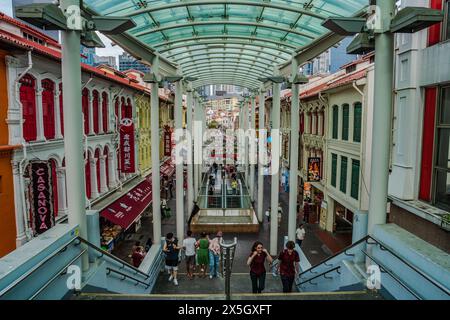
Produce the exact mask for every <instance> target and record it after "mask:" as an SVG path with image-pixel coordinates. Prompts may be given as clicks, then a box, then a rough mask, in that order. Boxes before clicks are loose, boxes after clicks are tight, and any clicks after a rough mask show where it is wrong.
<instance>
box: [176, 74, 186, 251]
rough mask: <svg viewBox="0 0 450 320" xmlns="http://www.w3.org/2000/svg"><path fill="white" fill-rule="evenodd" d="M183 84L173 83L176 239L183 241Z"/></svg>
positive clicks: (179, 82)
mask: <svg viewBox="0 0 450 320" xmlns="http://www.w3.org/2000/svg"><path fill="white" fill-rule="evenodd" d="M182 88H183V84H182V83H181V81H177V82H175V106H174V108H175V112H174V113H175V169H176V173H175V174H176V186H175V187H176V189H175V197H176V217H177V238H178V240H179V241H180V243H181V241H183V239H184V206H183V203H184V195H183V184H184V183H183V182H184V179H183V157H182V156H181V146H182V137H183V124H182V117H183V92H182Z"/></svg>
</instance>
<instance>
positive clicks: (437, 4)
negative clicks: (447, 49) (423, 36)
mask: <svg viewBox="0 0 450 320" xmlns="http://www.w3.org/2000/svg"><path fill="white" fill-rule="evenodd" d="M442 2H443V0H430V8H431V9H439V10H441V9H442ZM441 28H442V23H438V24H435V25H434V26H431V27H430V28H429V29H428V46H429V47H430V46H432V45H435V44H436V43H439V42H440V41H441Z"/></svg>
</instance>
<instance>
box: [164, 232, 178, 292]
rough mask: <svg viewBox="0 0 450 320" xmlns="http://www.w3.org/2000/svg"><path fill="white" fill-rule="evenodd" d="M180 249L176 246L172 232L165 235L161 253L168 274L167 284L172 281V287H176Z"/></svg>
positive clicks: (176, 241) (176, 242)
mask: <svg viewBox="0 0 450 320" xmlns="http://www.w3.org/2000/svg"><path fill="white" fill-rule="evenodd" d="M180 249H181V247H179V246H178V239H177V238H175V237H174V236H173V233H172V232H169V233H168V234H167V235H166V242H165V243H164V248H163V252H164V253H165V254H166V269H167V270H168V271H169V272H170V277H169V282H170V281H172V280H173V284H174V285H176V286H177V285H178V279H177V273H178V255H179V252H180Z"/></svg>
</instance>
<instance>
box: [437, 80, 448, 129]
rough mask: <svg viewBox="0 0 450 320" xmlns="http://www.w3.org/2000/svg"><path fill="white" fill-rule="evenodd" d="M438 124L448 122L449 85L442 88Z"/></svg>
mask: <svg viewBox="0 0 450 320" xmlns="http://www.w3.org/2000/svg"><path fill="white" fill-rule="evenodd" d="M439 123H440V124H450V87H447V88H442V91H441V106H440V121H439Z"/></svg>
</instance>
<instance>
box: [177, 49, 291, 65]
mask: <svg viewBox="0 0 450 320" xmlns="http://www.w3.org/2000/svg"><path fill="white" fill-rule="evenodd" d="M209 54H210V55H211V56H209ZM209 54H208V53H201V54H192V55H189V56H187V57H183V58H179V59H173V60H174V61H176V62H177V63H178V64H180V63H182V61H184V60H186V59H192V58H195V57H201V56H207V57H208V59H214V58H221V57H229V58H236V59H242V58H245V57H253V58H256V59H255V61H260V60H265V61H269V63H277V64H280V63H284V62H286V61H287V60H286V59H283V58H281V57H280V59H281V61H276V60H275V59H274V60H272V59H271V58H267V57H261V56H259V55H257V54H242V55H241V54H240V53H238V52H210V53H209ZM214 55H215V56H214ZM230 55H237V57H235V56H230ZM241 57H242V58H241Z"/></svg>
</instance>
